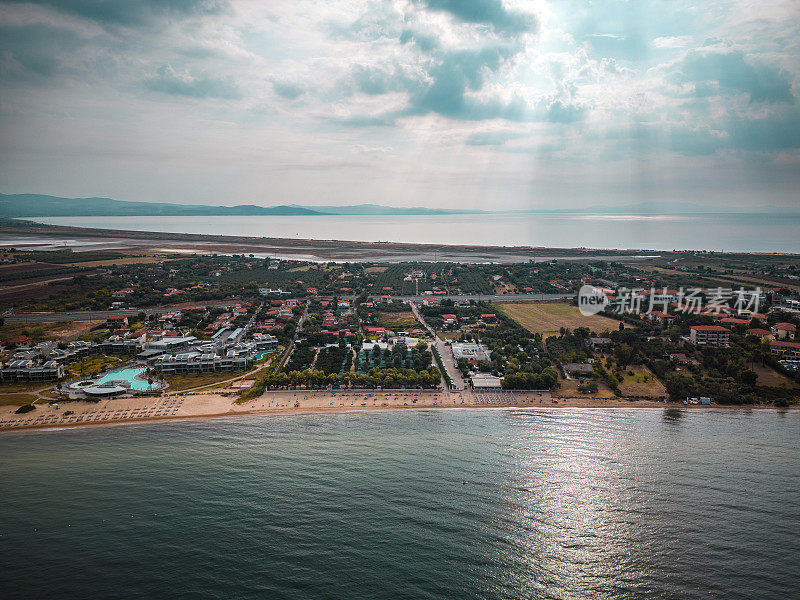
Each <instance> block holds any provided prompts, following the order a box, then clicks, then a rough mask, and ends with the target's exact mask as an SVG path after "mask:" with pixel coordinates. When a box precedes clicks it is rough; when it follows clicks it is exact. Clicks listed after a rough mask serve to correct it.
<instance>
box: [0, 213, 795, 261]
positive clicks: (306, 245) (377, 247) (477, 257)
mask: <svg viewBox="0 0 800 600" xmlns="http://www.w3.org/2000/svg"><path fill="white" fill-rule="evenodd" d="M65 236H66V237H69V238H79V239H82V240H95V242H94V243H92V242H86V243H85V244H83V245H82V244H76V243H72V244H71V245H69V244H67V242H70V241H71V242H74V240H65V239H63V238H64V237H65ZM14 237H19V238H23V237H24V238H28V239H26V240H24V241H22V240H18V241H16V242H15V241H14V239H13V238H14ZM31 237H37V238H39V240H36V241H34V240H31V239H29V238H31ZM4 238H5V239H4ZM48 238H49V240H48ZM39 242H40V243H39ZM14 244H17V245H19V246H29V247H30V248H29V249H31V250H35V249H36V247H38V246H54V247H55V246H58V247H65V248H73V249H74V250H77V251H80V250H81V249H83V250H98V249H107V250H121V251H122V250H125V251H129V252H130V251H136V250H139V251H150V252H162V253H166V254H176V255H181V254H188V253H193V252H194V253H200V254H213V253H216V254H242V253H244V254H251V253H252V254H263V255H265V257H272V258H279V259H282V260H305V261H312V262H327V261H334V262H367V261H374V262H408V261H414V260H419V257H420V255H425V254H430V253H432V252H436V253H438V254H439V260H445V261H450V262H474V263H477V262H501V263H514V262H527V261H529V260H533V261H534V262H540V261H547V260H572V261H575V260H626V261H629V260H635V261H644V260H649V259H654V258H663V257H664V256H671V255H685V254H686V253H700V254H706V253H707V251H704V250H680V251H662V250H653V249H640V248H626V249H621V248H582V247H573V248H566V247H546V246H527V245H515V246H499V245H469V244H436V243H411V242H366V241H357V240H337V239H310V238H279V237H253V236H233V235H212V234H196V233H163V232H157V231H137V230H115V229H100V228H93V227H74V226H69V225H46V224H41V223H36V222H35V221H26V220H18V219H0V246H10V245H14ZM713 254H714V255H719V256H787V257H793V256H798V255H797V254H794V253H791V252H725V253H722V252H713Z"/></svg>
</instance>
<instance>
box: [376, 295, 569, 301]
mask: <svg viewBox="0 0 800 600" xmlns="http://www.w3.org/2000/svg"><path fill="white" fill-rule="evenodd" d="M380 298H381V297H380V296H370V299H372V300H380ZM425 298H436V299H437V300H445V299H448V300H475V301H476V302H523V301H526V300H572V299H573V298H575V294H574V293H572V292H571V293H568V294H438V295H437V294H433V295H428V296H424V295H419V296H392V300H402V301H403V302H417V303H421V302H422V301H423V300H424V299H425Z"/></svg>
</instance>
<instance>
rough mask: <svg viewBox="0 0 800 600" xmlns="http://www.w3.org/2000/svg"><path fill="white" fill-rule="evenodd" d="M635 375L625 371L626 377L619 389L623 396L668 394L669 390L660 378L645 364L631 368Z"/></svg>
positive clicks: (661, 395) (658, 395)
mask: <svg viewBox="0 0 800 600" xmlns="http://www.w3.org/2000/svg"><path fill="white" fill-rule="evenodd" d="M629 370H630V371H633V373H634V374H633V375H632V376H631V375H628V371H625V372H624V373H623V375H624V379H623V381H622V382H621V383H620V384H619V389H620V391H621V392H622V395H623V396H647V397H649V398H661V397H663V396H666V395H667V390H665V389H664V386H663V385H661V382H660V381H659V380H658V378H657V377H656V376H655V375H653V373H652V371H650V369H648V368H647V367H645V366H636V367H631V368H630V369H629Z"/></svg>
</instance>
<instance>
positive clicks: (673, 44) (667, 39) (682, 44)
mask: <svg viewBox="0 0 800 600" xmlns="http://www.w3.org/2000/svg"><path fill="white" fill-rule="evenodd" d="M690 43H691V36H688V35H681V36H674V35H673V36H664V37H657V38H656V39H654V40H653V47H654V48H665V49H674V48H686V47H687V46H688V45H689V44H690Z"/></svg>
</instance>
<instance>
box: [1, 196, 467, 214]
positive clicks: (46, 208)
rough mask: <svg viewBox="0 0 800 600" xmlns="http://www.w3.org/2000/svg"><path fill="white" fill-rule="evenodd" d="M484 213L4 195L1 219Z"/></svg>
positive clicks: (376, 207) (364, 205)
mask: <svg viewBox="0 0 800 600" xmlns="http://www.w3.org/2000/svg"><path fill="white" fill-rule="evenodd" d="M479 212H483V211H467V210H447V209H435V208H434V209H430V208H422V207H417V208H395V207H391V206H380V205H378V204H358V205H352V206H298V205H296V204H292V205H280V206H257V205H255V204H238V205H235V206H209V205H205V204H173V203H167V202H129V201H126V200H113V199H111V198H62V197H59V196H47V195H44V194H0V217H7V218H21V217H141V216H179V217H181V216H223V215H225V216H229V215H237V216H262V215H272V216H312V215H446V214H472V213H479Z"/></svg>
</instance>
